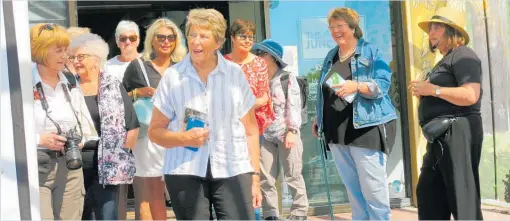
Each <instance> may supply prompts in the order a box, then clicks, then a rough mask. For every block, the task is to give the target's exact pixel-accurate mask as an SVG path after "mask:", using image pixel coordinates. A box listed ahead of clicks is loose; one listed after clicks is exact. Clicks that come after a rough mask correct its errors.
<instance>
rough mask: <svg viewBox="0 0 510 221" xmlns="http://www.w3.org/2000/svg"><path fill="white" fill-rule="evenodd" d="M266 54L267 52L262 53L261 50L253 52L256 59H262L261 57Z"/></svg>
mask: <svg viewBox="0 0 510 221" xmlns="http://www.w3.org/2000/svg"><path fill="white" fill-rule="evenodd" d="M266 54H267V52H265V51H262V50H257V51H256V52H255V55H257V56H258V57H263V56H264V55H266Z"/></svg>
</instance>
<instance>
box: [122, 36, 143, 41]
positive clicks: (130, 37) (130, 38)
mask: <svg viewBox="0 0 510 221" xmlns="http://www.w3.org/2000/svg"><path fill="white" fill-rule="evenodd" d="M128 39H129V41H130V42H135V41H136V40H138V36H136V35H131V36H125V35H121V36H120V37H119V41H120V42H126V41H127V40H128Z"/></svg>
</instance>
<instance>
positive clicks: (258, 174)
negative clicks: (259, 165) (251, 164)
mask: <svg viewBox="0 0 510 221" xmlns="http://www.w3.org/2000/svg"><path fill="white" fill-rule="evenodd" d="M251 175H255V176H260V172H253V173H251Z"/></svg>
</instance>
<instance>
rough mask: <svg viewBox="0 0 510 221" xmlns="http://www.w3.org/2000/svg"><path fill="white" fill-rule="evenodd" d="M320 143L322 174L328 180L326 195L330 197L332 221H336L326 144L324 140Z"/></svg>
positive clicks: (329, 204)
mask: <svg viewBox="0 0 510 221" xmlns="http://www.w3.org/2000/svg"><path fill="white" fill-rule="evenodd" d="M319 140H320V141H319V142H320V149H321V151H320V152H321V153H320V155H321V161H322V173H323V174H324V179H325V180H326V194H327V197H328V206H329V218H330V220H335V217H334V216H333V205H332V204H331V194H330V192H329V181H328V173H327V164H326V157H325V156H326V154H327V152H326V144H325V143H324V142H325V141H324V140H323V139H322V138H319Z"/></svg>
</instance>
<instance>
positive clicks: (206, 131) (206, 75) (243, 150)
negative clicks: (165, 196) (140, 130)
mask: <svg viewBox="0 0 510 221" xmlns="http://www.w3.org/2000/svg"><path fill="white" fill-rule="evenodd" d="M226 29H227V24H226V21H225V19H224V17H223V15H222V14H221V13H220V12H218V11H216V10H214V9H193V10H191V11H190V12H189V14H188V17H187V22H186V38H187V39H186V40H187V41H186V42H187V44H188V48H189V51H190V52H189V54H188V55H187V56H186V57H185V58H184V59H183V60H182V61H181V62H179V63H178V64H176V65H174V66H172V67H171V68H169V69H168V70H167V71H166V73H165V76H163V79H161V83H160V85H159V87H158V89H157V92H156V95H154V99H153V101H154V109H153V112H152V120H151V123H150V126H149V137H150V139H151V141H153V142H154V143H156V144H158V145H161V146H162V147H164V148H167V149H166V150H165V161H164V162H165V164H164V169H163V172H164V173H165V181H166V185H167V187H168V191H169V192H170V196H171V197H172V208H173V211H174V213H175V216H176V218H177V219H178V220H189V219H194V220H206V219H209V218H210V212H211V210H212V207H211V204H212V205H213V206H214V210H215V212H216V217H217V219H218V220H246V219H249V220H253V219H255V215H254V207H260V204H261V201H262V195H261V192H260V177H259V176H260V166H259V162H260V146H259V133H258V132H259V131H258V126H257V120H256V117H255V110H254V109H255V108H254V105H255V96H254V95H253V93H252V91H251V89H250V86H249V84H248V81H247V80H246V77H245V74H244V72H243V71H242V69H241V67H239V65H236V64H234V63H233V62H231V61H228V60H227V59H225V58H224V57H223V56H222V55H221V53H220V52H219V50H220V48H221V47H222V46H223V44H224V43H225V31H226Z"/></svg>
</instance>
